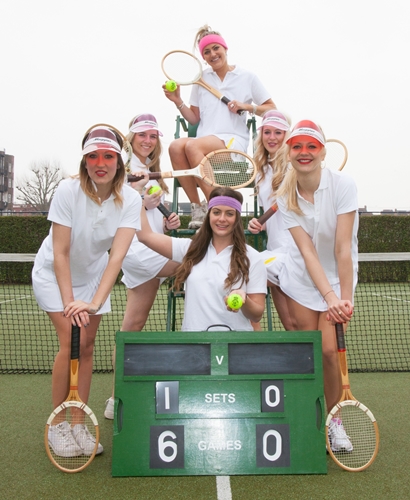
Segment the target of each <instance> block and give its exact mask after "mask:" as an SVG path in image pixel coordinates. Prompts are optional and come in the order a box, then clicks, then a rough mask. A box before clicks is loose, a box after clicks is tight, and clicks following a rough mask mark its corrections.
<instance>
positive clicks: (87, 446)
mask: <svg viewBox="0 0 410 500" xmlns="http://www.w3.org/2000/svg"><path fill="white" fill-rule="evenodd" d="M73 437H74V439H75V442H76V443H77V444H78V446H79V447H80V448H81V449H82V451H83V455H87V456H88V455H91V454H92V453H93V451H94V448H95V437H94V436H93V435H92V434H91V433H90V431H89V430H88V428H87V426H86V425H84V424H77V425H75V426H74V427H73ZM103 451H104V448H103V447H102V446H101V443H98V446H97V451H96V452H95V454H96V455H99V454H100V453H102V452H103Z"/></svg>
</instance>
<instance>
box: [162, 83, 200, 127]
mask: <svg viewBox="0 0 410 500" xmlns="http://www.w3.org/2000/svg"><path fill="white" fill-rule="evenodd" d="M162 88H163V89H164V94H165V97H166V98H167V99H169V100H170V101H172V102H173V103H174V104H175V106H176V107H177V108H178V111H179V112H180V113H181V115H182V116H183V117H184V118H185V120H188V121H189V123H190V124H191V125H196V124H197V123H198V122H199V118H200V112H199V108H198V107H197V106H187V105H186V104H185V103H184V101H183V100H182V97H181V87H180V86H179V85H178V86H177V88H176V90H175V91H174V92H170V91H169V90H167V89H166V88H165V85H163V86H162Z"/></svg>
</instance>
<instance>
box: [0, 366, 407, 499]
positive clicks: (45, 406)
mask: <svg viewBox="0 0 410 500" xmlns="http://www.w3.org/2000/svg"><path fill="white" fill-rule="evenodd" d="M111 383H112V375H111V374H94V375H93V383H92V389H91V397H90V401H89V405H90V406H91V408H92V409H93V410H94V411H95V413H96V415H97V418H98V420H99V423H100V426H101V443H102V444H103V446H104V453H103V454H102V455H101V456H98V457H96V458H95V459H94V461H93V462H92V463H91V465H90V466H89V468H88V469H86V470H84V471H83V472H81V473H78V474H66V473H63V472H61V471H59V470H57V469H56V468H55V467H54V466H53V465H52V464H51V462H50V461H49V459H48V458H47V455H46V453H45V449H44V442H43V433H44V427H45V422H46V419H47V417H48V415H49V413H50V412H51V410H52V408H51V403H50V390H51V376H50V375H44V374H36V375H31V374H25V375H1V376H0V384H1V385H0V387H1V389H0V391H1V392H0V422H1V426H0V429H1V431H0V439H1V441H0V442H1V453H0V470H1V482H0V498H2V499H6V500H9V499H10V500H16V499H19V500H25V499H30V500H31V499H33V500H34V499H62V500H64V499H72V498H78V499H90V500H91V499H102V498H104V499H106V498H115V499H124V500H126V499H138V500H185V499H186V500H213V499H215V500H216V499H217V498H218V497H217V488H216V479H215V477H214V476H196V477H195V476H189V477H166V478H163V477H143V478H140V477H125V478H113V477H112V476H111V450H112V427H113V423H112V421H108V420H106V419H104V417H103V412H104V403H105V399H106V398H107V397H108V396H109V394H110V391H111ZM351 385H352V391H353V394H354V395H355V396H357V397H358V398H359V399H360V400H362V401H363V403H365V404H366V405H367V406H369V408H371V410H372V411H373V413H374V414H375V417H376V418H377V420H378V424H379V429H380V450H379V454H378V456H377V458H376V460H375V462H374V463H373V464H372V465H371V466H370V467H369V469H367V470H365V471H363V472H358V473H350V472H347V471H344V470H342V469H340V468H339V467H337V465H336V464H335V463H334V462H333V461H332V460H331V459H330V457H327V463H328V473H327V474H325V475H290V476H289V475H283V476H278V475H273V476H232V477H231V478H230V486H231V495H232V499H233V500H274V499H275V500H276V499H284V500H287V499H292V500H299V499H300V500H307V499H309V500H310V499H312V500H316V499H324V500H331V499H340V500H344V499H346V500H347V499H352V498H357V499H358V500H362V499H363V500H379V499H389V500H390V499H391V500H395V499H397V500H405V499H406V500H407V499H408V498H409V491H410V469H409V467H408V449H409V447H410V435H409V432H408V408H409V386H410V373H408V372H405V373H353V374H352V375H351ZM323 445H324V444H323Z"/></svg>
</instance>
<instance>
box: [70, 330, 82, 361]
mask: <svg viewBox="0 0 410 500" xmlns="http://www.w3.org/2000/svg"><path fill="white" fill-rule="evenodd" d="M79 358H80V327H79V326H77V325H71V359H79Z"/></svg>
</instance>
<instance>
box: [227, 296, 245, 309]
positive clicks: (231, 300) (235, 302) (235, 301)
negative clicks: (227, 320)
mask: <svg viewBox="0 0 410 500" xmlns="http://www.w3.org/2000/svg"><path fill="white" fill-rule="evenodd" d="M227 303H228V306H229V307H230V308H231V309H234V310H235V311H236V310H237V309H240V308H241V307H242V306H243V300H242V297H241V296H240V295H239V294H238V293H231V295H229V297H228V300H227Z"/></svg>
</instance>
